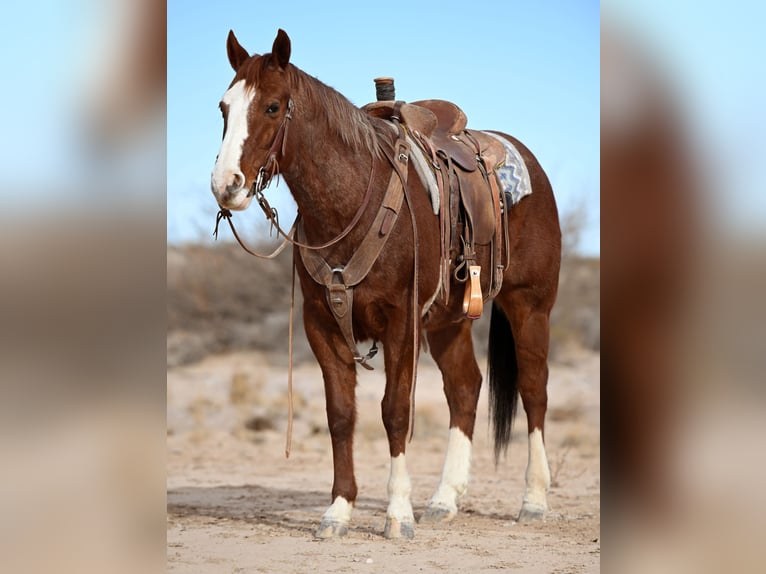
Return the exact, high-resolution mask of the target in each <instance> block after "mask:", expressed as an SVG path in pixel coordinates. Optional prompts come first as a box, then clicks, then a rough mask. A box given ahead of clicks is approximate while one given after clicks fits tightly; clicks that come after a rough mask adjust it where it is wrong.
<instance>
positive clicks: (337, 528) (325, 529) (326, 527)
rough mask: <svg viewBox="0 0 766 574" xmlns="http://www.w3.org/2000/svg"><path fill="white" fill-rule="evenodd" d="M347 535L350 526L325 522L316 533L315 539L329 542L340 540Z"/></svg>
mask: <svg viewBox="0 0 766 574" xmlns="http://www.w3.org/2000/svg"><path fill="white" fill-rule="evenodd" d="M346 534H348V524H343V523H342V522H335V521H331V520H323V521H322V523H321V524H320V525H319V528H317V530H316V532H315V533H314V537H315V538H319V539H320V540H327V539H328V538H340V537H342V536H345V535H346Z"/></svg>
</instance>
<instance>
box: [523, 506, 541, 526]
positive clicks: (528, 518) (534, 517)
mask: <svg viewBox="0 0 766 574" xmlns="http://www.w3.org/2000/svg"><path fill="white" fill-rule="evenodd" d="M544 516H545V509H544V508H543V507H541V506H537V505H531V504H530V505H527V504H525V505H523V506H522V507H521V511H520V512H519V518H518V520H517V522H518V523H519V524H527V523H529V522H537V521H538V520H542V519H543V517H544Z"/></svg>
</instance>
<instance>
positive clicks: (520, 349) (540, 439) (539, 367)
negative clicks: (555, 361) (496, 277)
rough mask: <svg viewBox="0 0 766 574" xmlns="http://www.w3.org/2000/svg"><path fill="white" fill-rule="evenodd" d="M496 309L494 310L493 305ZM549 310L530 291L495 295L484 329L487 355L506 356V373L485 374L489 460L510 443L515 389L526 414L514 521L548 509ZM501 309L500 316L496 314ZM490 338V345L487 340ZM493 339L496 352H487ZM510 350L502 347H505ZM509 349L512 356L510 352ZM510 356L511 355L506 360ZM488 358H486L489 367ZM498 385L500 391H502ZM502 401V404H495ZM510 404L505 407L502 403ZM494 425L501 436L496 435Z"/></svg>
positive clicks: (492, 344) (514, 291)
mask: <svg viewBox="0 0 766 574" xmlns="http://www.w3.org/2000/svg"><path fill="white" fill-rule="evenodd" d="M498 304H499V307H498V306H497V305H498ZM550 307H551V306H550V305H548V304H546V303H545V302H542V301H539V300H537V299H536V297H535V295H534V293H532V292H531V290H527V289H523V288H518V289H515V290H514V289H510V290H509V291H508V292H501V293H500V295H499V296H498V298H497V299H496V304H495V305H493V311H492V313H493V315H492V323H493V325H492V326H491V327H490V332H491V336H490V353H491V354H492V353H493V351H494V352H495V353H503V354H505V356H506V357H508V356H510V357H512V359H515V361H512V363H513V364H512V365H511V367H512V368H511V369H507V368H501V369H500V371H501V372H499V373H498V372H496V373H493V374H491V375H490V400H491V403H492V404H491V406H492V410H493V417H494V421H493V422H494V424H495V456H496V457H498V456H499V454H500V452H501V451H503V450H504V449H505V448H506V447H507V445H508V441H509V440H510V424H511V420H512V416H513V410H514V407H515V397H516V389H518V394H519V395H520V396H521V400H522V403H523V405H524V411H525V412H526V415H527V431H528V440H529V442H528V447H529V451H528V462H527V470H526V474H525V478H526V488H525V490H524V497H523V500H522V505H521V510H520V512H519V517H518V521H519V522H529V521H532V520H536V519H540V518H542V517H543V516H544V514H545V512H546V511H547V509H548V503H547V492H548V489H549V487H550V482H551V478H550V470H549V467H548V459H547V456H546V453H545V443H544V437H545V413H546V410H547V406H548V394H547V384H548V345H549V315H550ZM501 309H502V311H501ZM493 336H494V337H495V339H496V340H494V341H493V340H492V338H493ZM498 339H499V340H500V341H505V343H504V344H503V347H504V348H502V349H498V348H493V347H496V346H497V345H498ZM509 346H510V348H507V347H509ZM514 350H515V353H513V351H514ZM509 353H513V355H509ZM492 362H493V359H490V366H491V367H492ZM503 386H504V388H503ZM500 401H504V402H505V403H506V404H500ZM509 402H510V403H512V404H510V405H509V404H508V403H509ZM498 425H500V427H501V432H498Z"/></svg>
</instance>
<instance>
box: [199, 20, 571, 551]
mask: <svg viewBox="0 0 766 574" xmlns="http://www.w3.org/2000/svg"><path fill="white" fill-rule="evenodd" d="M290 50H291V47H290V39H289V38H288V36H287V34H285V32H284V31H282V30H280V31H279V32H278V34H277V37H276V39H275V40H274V43H273V47H272V51H271V53H268V54H264V55H252V56H251V55H249V54H248V53H247V51H246V50H245V49H244V48H242V46H240V44H239V42H238V41H237V39H236V37H235V36H234V34H233V33H232V32H229V36H228V40H227V53H228V58H229V62H230V63H231V66H232V68H233V69H234V72H235V76H234V79H233V80H232V82H231V84H230V86H229V88H228V89H227V90H226V92H225V94H224V96H223V98H222V101H221V103H220V107H221V111H222V113H223V120H224V136H223V143H222V144H221V148H220V153H219V154H218V157H217V159H216V163H215V168H214V170H213V174H212V179H211V187H212V191H213V194H214V196H215V198H216V201H217V202H218V204H219V206H220V207H221V208H222V210H243V209H246V208H247V207H248V206H249V204H250V203H251V201H252V198H253V189H255V188H257V189H263V188H264V187H265V185H266V184H268V181H269V180H270V179H271V176H273V175H275V174H276V173H279V174H280V175H281V176H282V177H283V178H284V180H285V182H286V183H287V185H288V186H289V188H290V191H291V193H292V195H293V197H294V199H295V202H296V204H297V206H298V211H299V214H300V231H301V235H300V236H297V235H296V238H299V239H300V241H301V242H304V243H305V244H310V245H311V246H314V247H318V246H320V245H328V244H329V246H328V247H325V248H324V249H321V250H320V252H321V253H322V256H323V257H324V260H325V261H326V262H328V269H330V267H334V268H333V269H332V270H331V272H330V274H331V275H334V274H335V273H336V272H342V271H343V266H344V265H346V263H347V262H349V260H350V259H351V258H352V257H353V256H354V254H355V253H356V252H357V251H358V250H359V246H360V244H361V243H362V242H363V241H365V239H364V238H365V237H366V235H367V233H368V230H369V229H371V227H372V224H373V221H374V220H375V218H376V217H378V216H379V212H380V213H382V212H383V211H384V210H383V209H380V210H379V207H380V206H381V203H383V202H384V198H385V197H387V196H386V193H387V189H388V188H389V181H390V180H393V179H396V177H393V178H392V173H393V170H394V168H393V167H392V165H393V164H395V163H396V162H395V161H392V160H391V156H392V154H393V152H392V150H393V148H394V145H395V142H396V140H397V135H396V130H395V129H392V127H391V123H390V122H387V121H385V120H383V119H380V118H376V117H372V116H371V115H369V114H367V113H365V112H364V111H362V110H361V109H360V108H357V107H355V106H354V105H353V104H351V103H350V102H349V101H348V100H347V99H346V98H345V97H344V96H342V95H341V94H340V93H338V92H337V91H335V90H333V89H332V88H329V87H328V86H326V85H324V84H322V83H321V82H320V81H319V80H317V79H316V78H313V77H311V76H309V75H307V74H306V73H304V72H303V71H301V70H299V69H298V68H297V67H295V66H294V65H292V64H290ZM509 139H511V138H509ZM512 141H514V142H516V144H517V147H518V149H519V150H520V151H521V154H522V156H523V158H524V162H525V163H526V164H527V168H528V170H529V173H530V180H531V185H532V188H533V190H534V192H533V193H532V194H531V195H529V196H527V197H525V198H524V199H522V200H521V201H520V202H519V203H518V204H516V205H514V206H513V207H512V208H510V209H506V210H505V215H504V216H505V217H507V221H508V229H509V238H510V239H509V248H510V249H509V260H508V265H507V267H506V268H505V269H504V270H503V272H502V277H501V281H502V288H501V289H500V291H499V293H498V294H497V296H496V297H495V299H494V302H493V306H492V318H491V326H490V335H489V359H488V378H489V384H490V406H491V413H492V415H491V416H492V419H493V423H494V435H495V455H496V457H497V456H499V454H500V453H501V452H502V451H504V450H505V449H506V448H507V445H508V442H509V440H510V433H511V425H512V417H513V414H514V412H515V408H516V399H517V397H518V396H519V395H520V396H521V399H522V402H523V405H524V410H525V411H526V414H527V425H528V432H529V459H528V466H527V471H526V490H525V493H524V497H523V502H522V506H521V511H520V513H519V520H521V521H527V520H532V519H537V518H540V517H542V516H543V513H544V512H545V510H546V509H547V502H546V492H547V489H548V487H549V484H550V473H549V469H548V462H547V459H546V454H545V447H544V420H545V412H546V408H547V391H546V386H547V379H548V366H547V355H548V341H549V316H550V312H551V308H552V307H553V303H554V300H555V298H556V292H557V288H558V274H559V264H560V258H561V232H560V228H559V222H558V214H557V209H556V204H555V200H554V197H553V192H552V189H551V185H550V183H549V181H548V178H547V176H546V175H545V173H544V172H543V170H542V168H541V167H540V165H539V164H538V162H537V160H536V159H535V157H534V156H533V155H532V154H531V153H530V152H529V150H527V149H526V147H524V146H523V145H522V144H520V143H518V142H517V141H516V140H512ZM397 169H401V168H397ZM403 172H404V173H402V174H400V175H401V176H402V177H403V178H406V182H407V183H406V185H405V186H404V188H405V189H404V201H403V203H402V204H401V208H400V211H401V213H402V216H400V217H398V218H396V219H395V220H394V221H395V223H394V224H393V227H392V228H391V229H390V231H388V235H389V236H390V239H389V240H388V242H387V243H386V244H385V248H383V249H382V250H381V251H380V253H379V254H378V255H377V257H376V258H375V259H374V260H373V261H372V264H371V267H370V269H369V271H368V273H367V275H366V276H365V277H364V279H363V280H362V281H361V282H359V283H358V284H357V285H356V286H355V288H354V292H353V299H352V300H350V298H349V299H343V293H340V295H339V297H340V299H337V300H335V299H333V297H332V296H331V295H330V293H329V292H328V288H326V287H325V285H321V284H319V283H318V282H317V281H316V280H315V278H314V277H313V275H312V273H313V274H315V272H316V269H314V270H313V271H312V270H311V269H307V264H306V261H304V259H305V258H306V256H305V253H306V251H305V250H301V249H298V247H295V252H294V257H295V266H296V270H297V274H298V277H299V280H300V286H301V289H302V291H303V297H304V304H303V305H304V307H303V316H304V323H305V331H306V336H307V338H308V341H309V343H310V345H311V349H312V350H313V352H314V354H315V355H316V358H317V360H318V362H319V365H320V367H321V370H322V375H323V379H324V387H325V395H326V406H327V420H328V424H329V430H330V436H331V441H332V451H333V465H334V481H333V488H332V504H331V505H330V507H329V508H328V510H327V511H326V512H325V513H324V515H323V516H322V520H321V523H320V525H319V527H318V529H317V531H316V536H317V537H318V538H330V537H337V536H342V535H344V534H346V533H347V531H348V525H349V522H350V519H351V513H352V509H353V507H354V503H355V501H356V497H357V486H356V481H355V477H354V464H353V433H354V423H355V419H356V406H355V386H356V366H357V362H362V363H364V362H365V361H364V359H363V358H361V357H359V356H358V355H357V351H356V348H355V345H356V343H357V342H363V341H368V340H374V341H380V342H381V343H382V345H383V352H384V362H385V374H386V387H385V392H384V395H383V400H382V403H381V407H382V416H383V422H384V426H385V429H386V433H387V436H388V442H389V448H390V455H391V467H390V468H391V474H390V477H389V481H388V495H389V505H388V510H387V513H386V526H385V530H384V535H385V536H386V537H388V538H400V537H405V538H411V537H412V536H413V535H414V524H415V519H414V515H413V510H412V504H411V501H410V491H411V483H410V478H409V475H408V473H407V468H406V462H405V447H406V443H407V438H408V435H409V434H410V431H411V426H410V425H411V416H412V411H413V391H414V383H415V371H416V368H417V356H418V352H419V349H420V347H421V345H422V344H423V345H424V346H425V343H427V347H428V348H429V349H430V353H431V354H432V356H433V358H434V359H435V361H436V363H437V364H438V366H439V369H440V370H441V372H442V375H443V379H444V392H445V395H446V397H447V402H448V404H449V410H450V428H449V440H448V446H447V453H446V458H445V461H444V467H443V473H442V476H441V481H440V483H439V485H438V487H437V489H436V492H435V494H434V495H433V497H432V498H431V499H430V500H429V502H428V505H427V508H426V510H425V512H424V514H423V515H422V517H421V519H420V521H421V522H443V521H449V520H451V519H453V518H454V517H455V515H456V514H457V510H458V507H457V503H458V500H459V498H460V497H461V496H462V495H463V494H465V492H466V488H467V485H468V475H469V467H470V459H471V441H472V437H473V431H474V423H475V418H476V405H477V402H478V397H479V390H480V387H481V382H482V376H481V372H480V370H479V367H478V365H477V362H476V358H475V355H474V350H473V343H472V340H471V327H472V321H471V320H470V319H467V318H466V316H465V315H464V313H463V310H462V306H461V302H462V299H463V296H462V291H461V288H462V287H463V286H462V284H458V283H455V284H453V285H452V287H453V288H452V289H451V292H450V293H451V294H450V296H449V298H448V299H447V298H443V297H436V294H437V293H439V292H440V290H441V288H442V287H443V286H442V285H440V277H441V276H442V274H441V271H440V261H441V259H440V246H441V244H440V230H441V227H440V222H439V217H438V216H437V215H434V210H433V208H432V205H431V201H430V199H429V197H428V194H427V192H426V190H425V188H424V184H423V183H422V182H421V180H420V179H419V178H418V176H417V175H416V174H415V173H414V169H413V167H412V163H410V165H409V166H406V165H405V167H404V169H403ZM385 201H388V200H387V199H385ZM227 213H228V211H227ZM381 233H383V231H381ZM482 257H484V256H482ZM350 265H351V264H350V263H349V266H350ZM487 268H488V267H487ZM450 277H451V278H452V279H451V280H452V281H455V279H454V278H453V276H452V274H450ZM331 300H333V302H334V304H341V305H348V307H349V309H348V312H349V313H350V316H351V317H353V321H352V324H351V325H350V326H349V327H347V329H350V330H351V331H352V332H353V337H352V340H351V341H349V337H348V336H347V335H348V333H346V332H344V328H343V327H342V325H341V323H342V322H341V319H339V318H338V316H337V310H336V311H333V310H332V309H331V307H330V305H331V303H330V301H331ZM344 312H345V311H344ZM423 335H424V336H425V342H424V341H422V340H421V339H422V337H423ZM355 355H357V356H356V357H355Z"/></svg>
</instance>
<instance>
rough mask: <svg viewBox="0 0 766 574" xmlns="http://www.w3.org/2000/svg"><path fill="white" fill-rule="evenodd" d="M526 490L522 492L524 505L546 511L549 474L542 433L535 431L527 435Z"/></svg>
mask: <svg viewBox="0 0 766 574" xmlns="http://www.w3.org/2000/svg"><path fill="white" fill-rule="evenodd" d="M526 479H527V488H526V491H525V492H524V505H525V506H532V507H535V508H539V509H541V510H547V509H548V503H547V498H546V493H547V492H548V488H549V487H550V485H551V472H550V469H549V468H548V458H547V457H546V455H545V445H544V444H543V433H542V431H541V430H540V429H535V430H533V431H532V432H531V433H529V461H528V463H527V473H526Z"/></svg>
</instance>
